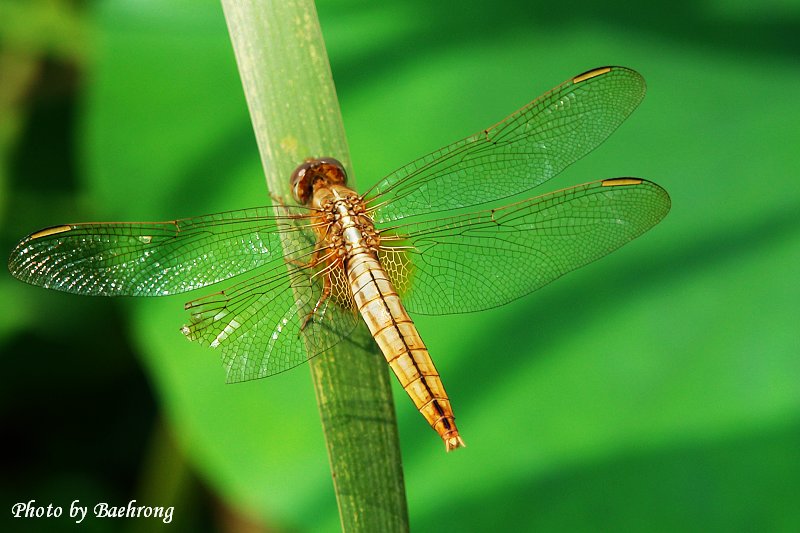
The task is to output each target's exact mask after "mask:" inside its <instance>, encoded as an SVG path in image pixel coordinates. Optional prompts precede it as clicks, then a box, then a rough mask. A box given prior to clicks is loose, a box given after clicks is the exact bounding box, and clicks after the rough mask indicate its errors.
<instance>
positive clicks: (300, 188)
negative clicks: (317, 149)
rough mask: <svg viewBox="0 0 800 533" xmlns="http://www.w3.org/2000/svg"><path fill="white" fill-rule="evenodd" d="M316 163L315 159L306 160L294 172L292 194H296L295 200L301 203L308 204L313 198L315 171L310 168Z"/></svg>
mask: <svg viewBox="0 0 800 533" xmlns="http://www.w3.org/2000/svg"><path fill="white" fill-rule="evenodd" d="M316 164H317V163H316V161H315V160H309V161H305V162H304V163H303V164H302V165H300V166H299V167H297V168H296V169H294V172H292V179H291V186H292V196H294V199H295V201H297V203H299V204H301V205H305V204H307V203H308V201H309V200H310V199H311V193H312V190H311V187H312V185H313V178H314V176H313V174H314V173H313V172H311V171H310V170H311V167H312V166H314V165H316Z"/></svg>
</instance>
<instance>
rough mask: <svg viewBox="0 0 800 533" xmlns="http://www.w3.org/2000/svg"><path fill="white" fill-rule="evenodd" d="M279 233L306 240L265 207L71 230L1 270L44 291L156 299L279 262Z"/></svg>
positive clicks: (47, 238)
mask: <svg viewBox="0 0 800 533" xmlns="http://www.w3.org/2000/svg"><path fill="white" fill-rule="evenodd" d="M287 231H288V232H306V233H309V234H311V232H310V231H309V230H308V229H307V228H304V227H303V225H298V224H296V223H295V220H294V219H291V218H289V217H280V216H278V217H276V216H273V215H272V209H271V208H269V207H261V208H254V209H245V210H239V211H230V212H226V213H218V214H214V215H206V216H201V217H196V218H187V219H182V220H173V221H169V222H137V223H121V222H120V223H88V224H71V225H65V226H58V227H54V228H48V229H46V230H42V231H39V232H37V233H34V234H32V235H30V236H28V237H27V238H25V239H24V240H22V241H21V242H20V243H19V244H18V245H17V246H16V248H14V250H13V251H12V252H11V256H10V258H9V263H8V268H9V270H10V271H11V273H12V274H13V275H14V276H15V277H17V278H19V279H20V280H22V281H25V282H27V283H31V284H33V285H39V286H42V287H46V288H49V289H56V290H60V291H66V292H72V293H77V294H88V295H102V296H120V295H130V296H162V295H167V294H175V293H180V292H185V291H189V290H192V289H197V288H200V287H205V286H206V285H210V284H212V283H216V282H218V281H222V280H225V279H228V278H230V277H232V276H236V275H238V274H242V273H244V272H248V271H250V270H253V269H256V268H259V267H263V266H265V265H269V264H270V263H273V262H277V261H281V262H282V260H283V254H284V250H283V248H282V247H281V239H280V234H281V233H284V232H287ZM296 242H297V243H298V246H303V245H304V243H305V242H306V241H303V240H298V241H296ZM288 252H289V253H290V254H291V253H293V250H288Z"/></svg>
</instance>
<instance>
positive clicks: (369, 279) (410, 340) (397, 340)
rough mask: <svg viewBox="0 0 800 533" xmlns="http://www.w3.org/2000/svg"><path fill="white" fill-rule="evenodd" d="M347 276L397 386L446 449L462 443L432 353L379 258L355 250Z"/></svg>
mask: <svg viewBox="0 0 800 533" xmlns="http://www.w3.org/2000/svg"><path fill="white" fill-rule="evenodd" d="M347 276H348V281H349V283H350V287H351V289H352V291H353V297H354V300H355V303H356V307H357V308H358V311H359V312H360V313H361V316H362V317H363V318H364V321H365V322H366V323H367V327H369V330H370V332H371V333H372V336H373V337H374V338H375V342H377V343H378V346H380V348H381V351H382V352H383V355H384V357H385V358H386V361H387V362H388V363H389V366H390V367H391V368H392V371H393V372H394V373H395V375H396V376H397V379H398V380H399V381H400V385H401V386H402V387H403V389H404V390H405V391H406V393H407V394H408V395H409V396H410V397H411V399H412V400H413V401H414V405H416V407H417V409H418V410H419V411H420V413H422V415H423V416H424V417H425V419H426V420H427V421H428V423H429V424H430V426H431V427H432V428H433V429H434V430H435V431H436V432H437V433H438V434H439V436H441V437H442V440H444V442H445V446H446V448H447V450H448V451H450V450H452V449H455V448H459V447H461V446H464V441H463V440H461V436H460V435H459V433H458V428H457V427H456V423H455V416H454V415H453V410H452V408H451V407H450V400H449V398H448V397H447V392H445V390H444V385H442V380H441V379H440V377H439V373H438V372H437V371H436V367H435V366H434V364H433V360H432V359H431V356H430V353H428V349H427V348H426V347H425V343H424V342H423V341H422V338H421V337H420V335H419V333H418V332H417V328H416V326H415V325H414V322H413V321H412V320H411V317H409V316H408V313H406V310H405V308H404V307H403V304H402V302H401V301H400V297H399V296H398V295H397V292H396V291H395V290H394V287H393V286H392V283H391V281H389V278H388V276H387V275H386V272H385V271H384V270H383V267H382V266H381V264H380V262H379V261H378V260H377V259H376V258H375V257H374V256H373V255H372V254H369V253H358V254H354V255H353V256H351V257H350V259H349V261H348V269H347Z"/></svg>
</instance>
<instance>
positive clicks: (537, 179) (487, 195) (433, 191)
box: [366, 67, 645, 223]
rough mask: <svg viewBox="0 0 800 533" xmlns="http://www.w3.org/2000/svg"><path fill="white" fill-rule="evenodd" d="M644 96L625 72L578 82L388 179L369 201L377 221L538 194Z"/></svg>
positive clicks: (638, 81)
mask: <svg viewBox="0 0 800 533" xmlns="http://www.w3.org/2000/svg"><path fill="white" fill-rule="evenodd" d="M644 93H645V83H644V79H643V78H642V77H641V76H640V75H639V74H638V73H637V72H636V71H633V70H630V69H627V68H624V67H604V68H601V69H595V70H593V71H589V72H587V73H585V74H581V75H580V76H576V77H575V78H572V79H571V80H568V81H566V82H565V83H563V84H561V85H559V86H558V87H556V88H555V89H553V90H551V91H549V92H547V93H545V94H544V95H542V96H541V97H539V98H537V99H536V100H534V101H533V102H531V103H530V104H528V105H527V106H525V107H523V108H522V109H520V110H519V111H516V112H515V113H513V114H511V115H510V116H509V117H507V118H506V119H505V120H503V121H501V122H499V123H498V124H496V125H494V126H492V127H490V128H488V129H486V130H484V131H482V132H479V133H477V134H475V135H472V136H470V137H467V138H466V139H462V140H460V141H458V142H456V143H453V144H451V145H449V146H446V147H444V148H442V149H440V150H437V151H436V152H433V153H431V154H429V155H427V156H425V157H422V158H420V159H418V160H416V161H413V162H411V163H409V164H408V165H405V166H403V167H401V168H399V169H398V170H396V171H395V172H393V173H392V174H389V175H388V176H386V177H385V178H384V179H383V180H382V181H380V182H379V183H378V184H376V185H375V186H374V187H373V188H372V189H371V190H370V191H368V193H367V194H366V198H367V200H368V201H369V202H371V203H372V205H373V206H375V207H376V208H375V210H374V218H375V221H376V222H378V223H387V222H391V221H396V220H400V219H403V218H405V217H409V216H414V215H419V214H424V213H430V212H434V211H441V210H444V209H452V208H460V207H468V206H473V205H477V204H481V203H485V202H488V201H492V200H497V199H500V198H505V197H508V196H512V195H515V194H518V193H521V192H523V191H526V190H529V189H531V188H533V187H536V186H538V185H540V184H542V183H544V182H545V181H547V180H549V179H550V178H552V177H553V176H555V175H557V174H558V173H559V172H561V171H562V170H563V169H564V168H566V167H567V166H568V165H570V164H572V163H573V162H575V161H577V160H578V159H580V158H581V157H583V156H584V155H586V154H587V153H589V152H590V151H591V150H593V149H594V148H595V147H597V146H598V145H599V144H601V143H602V142H603V141H604V140H605V139H606V138H608V136H609V135H611V133H613V132H614V130H616V129H617V127H618V126H619V125H620V124H621V123H622V122H623V121H624V120H625V119H626V118H627V117H628V115H630V114H631V112H633V110H634V109H635V108H636V106H638V105H639V102H641V100H642V98H643V97H644Z"/></svg>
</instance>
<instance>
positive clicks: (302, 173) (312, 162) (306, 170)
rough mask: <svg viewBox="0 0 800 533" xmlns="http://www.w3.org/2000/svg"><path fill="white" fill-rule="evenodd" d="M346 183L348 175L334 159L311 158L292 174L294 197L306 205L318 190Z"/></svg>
mask: <svg viewBox="0 0 800 533" xmlns="http://www.w3.org/2000/svg"><path fill="white" fill-rule="evenodd" d="M346 183H347V173H346V172H345V171H344V166H343V165H342V164H341V163H340V162H339V161H337V160H336V159H334V158H332V157H320V158H319V159H311V158H309V159H306V160H305V161H304V162H303V164H302V165H300V166H299V167H297V168H296V169H295V170H294V172H292V195H294V199H295V200H297V202H299V203H300V204H302V205H306V204H307V203H308V202H310V201H311V199H312V198H313V197H314V191H316V190H317V189H318V188H320V187H330V186H331V185H344V184H346Z"/></svg>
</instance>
